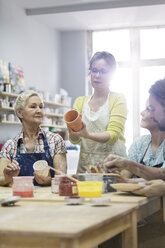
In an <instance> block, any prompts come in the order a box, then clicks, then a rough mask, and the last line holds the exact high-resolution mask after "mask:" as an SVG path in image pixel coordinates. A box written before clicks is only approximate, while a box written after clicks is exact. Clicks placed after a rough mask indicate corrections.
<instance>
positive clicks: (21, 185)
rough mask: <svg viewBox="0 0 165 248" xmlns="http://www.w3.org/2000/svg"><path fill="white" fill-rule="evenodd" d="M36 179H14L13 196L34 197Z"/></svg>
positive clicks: (28, 177)
mask: <svg viewBox="0 0 165 248" xmlns="http://www.w3.org/2000/svg"><path fill="white" fill-rule="evenodd" d="M33 178H34V177H30V176H27V177H19V176H18V177H13V186H12V188H13V196H20V197H34V185H33Z"/></svg>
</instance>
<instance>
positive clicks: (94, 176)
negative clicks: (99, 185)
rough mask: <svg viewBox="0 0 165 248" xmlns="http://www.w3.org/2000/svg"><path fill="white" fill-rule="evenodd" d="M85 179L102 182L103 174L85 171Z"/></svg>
mask: <svg viewBox="0 0 165 248" xmlns="http://www.w3.org/2000/svg"><path fill="white" fill-rule="evenodd" d="M85 181H97V182H102V181H103V174H99V173H86V174H85Z"/></svg>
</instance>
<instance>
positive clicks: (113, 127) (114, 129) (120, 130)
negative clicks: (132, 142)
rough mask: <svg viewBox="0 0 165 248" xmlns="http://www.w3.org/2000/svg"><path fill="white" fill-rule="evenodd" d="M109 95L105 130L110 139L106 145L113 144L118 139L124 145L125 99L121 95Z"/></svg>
mask: <svg viewBox="0 0 165 248" xmlns="http://www.w3.org/2000/svg"><path fill="white" fill-rule="evenodd" d="M111 94H112V95H110V101H109V108H110V121H109V124H108V127H107V130H106V132H107V133H109V134H110V139H109V140H108V141H107V143H108V144H114V143H115V142H116V141H117V140H118V139H120V140H121V141H122V142H123V143H124V142H125V138H124V126H125V121H126V119H127V105H126V99H125V97H124V96H123V95H122V94H118V93H111Z"/></svg>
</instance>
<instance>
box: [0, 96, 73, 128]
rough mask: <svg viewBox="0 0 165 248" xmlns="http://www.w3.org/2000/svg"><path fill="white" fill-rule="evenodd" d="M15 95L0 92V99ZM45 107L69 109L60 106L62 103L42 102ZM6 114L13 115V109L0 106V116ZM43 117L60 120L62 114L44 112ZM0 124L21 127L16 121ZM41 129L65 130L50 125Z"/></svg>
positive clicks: (64, 105) (1, 122)
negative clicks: (11, 113)
mask: <svg viewBox="0 0 165 248" xmlns="http://www.w3.org/2000/svg"><path fill="white" fill-rule="evenodd" d="M17 96H18V95H17V94H14V93H8V92H2V91H0V97H2V98H5V97H9V98H17ZM44 104H45V106H47V107H51V108H68V109H69V108H71V106H70V105H67V104H62V103H55V102H50V101H44ZM4 112H5V113H6V112H9V113H10V112H13V113H14V108H13V107H5V106H0V114H1V113H4ZM45 116H46V117H48V118H49V117H50V118H51V117H52V118H62V117H63V114H56V113H51V112H50V113H48V112H47V111H46V112H45ZM0 124H4V125H21V123H20V122H19V121H18V122H17V121H6V120H5V121H3V120H2V121H0ZM41 126H42V127H55V128H56V129H57V131H62V130H65V129H66V126H65V125H51V124H42V125H41Z"/></svg>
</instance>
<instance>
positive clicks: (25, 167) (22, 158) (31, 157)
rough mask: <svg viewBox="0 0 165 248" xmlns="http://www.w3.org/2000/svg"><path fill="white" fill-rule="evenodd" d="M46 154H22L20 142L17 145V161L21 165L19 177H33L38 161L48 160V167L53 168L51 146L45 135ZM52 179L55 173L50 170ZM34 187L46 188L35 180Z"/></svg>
mask: <svg viewBox="0 0 165 248" xmlns="http://www.w3.org/2000/svg"><path fill="white" fill-rule="evenodd" d="M43 142H44V150H45V152H44V153H20V140H19V141H18V144H17V154H16V157H15V160H16V161H17V162H18V163H19V166H20V173H19V175H18V176H33V172H34V170H33V164H34V163H35V162H36V161H38V160H46V161H47V163H48V165H50V166H51V167H53V159H52V157H51V155H50V151H49V145H48V142H47V139H46V137H45V135H43ZM50 174H51V177H54V172H53V171H52V170H50ZM34 185H38V186H44V185H41V184H38V183H37V182H36V180H35V179H34Z"/></svg>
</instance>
